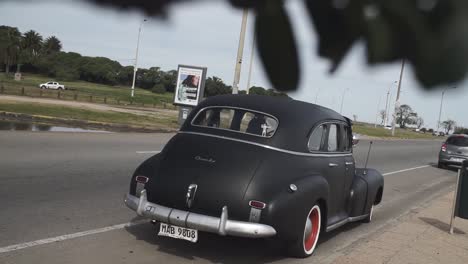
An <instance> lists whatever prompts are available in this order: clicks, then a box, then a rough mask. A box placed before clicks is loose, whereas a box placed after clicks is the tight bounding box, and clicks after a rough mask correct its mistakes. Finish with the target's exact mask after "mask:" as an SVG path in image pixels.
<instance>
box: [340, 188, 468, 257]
mask: <svg viewBox="0 0 468 264" xmlns="http://www.w3.org/2000/svg"><path fill="white" fill-rule="evenodd" d="M452 201H453V192H451V193H450V194H448V195H444V196H442V197H439V198H437V199H435V200H433V201H431V202H430V203H428V204H426V205H425V206H423V207H421V208H418V209H414V210H412V211H411V212H410V213H408V214H406V215H404V216H402V217H401V218H400V219H398V221H395V223H393V224H391V225H389V226H387V227H385V228H384V229H383V230H381V231H380V232H378V233H375V234H372V235H371V236H370V237H368V238H367V239H366V240H365V241H362V243H356V245H355V246H352V247H350V248H348V249H346V252H344V254H343V256H341V257H338V258H337V259H335V260H334V261H333V263H336V264H344V263H372V264H375V263H391V264H401V263H424V264H430V263H444V264H449V263H460V264H462V263H463V264H466V263H468V220H464V219H460V218H456V220H455V225H454V226H455V229H454V234H453V235H450V234H449V233H448V231H449V228H450V214H451V210H452Z"/></svg>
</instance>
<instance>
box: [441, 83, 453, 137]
mask: <svg viewBox="0 0 468 264" xmlns="http://www.w3.org/2000/svg"><path fill="white" fill-rule="evenodd" d="M455 88H457V87H456V86H454V87H451V88H447V89H445V90H444V91H443V92H442V98H440V110H439V121H437V133H439V129H440V118H441V117H442V105H443V103H444V95H445V92H447V90H448V89H455Z"/></svg>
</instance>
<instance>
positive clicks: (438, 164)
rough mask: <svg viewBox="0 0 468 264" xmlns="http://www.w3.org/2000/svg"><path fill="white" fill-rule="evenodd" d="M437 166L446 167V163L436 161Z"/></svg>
mask: <svg viewBox="0 0 468 264" xmlns="http://www.w3.org/2000/svg"><path fill="white" fill-rule="evenodd" d="M437 168H439V169H446V168H447V165H445V163H442V162H440V161H439V162H438V163H437Z"/></svg>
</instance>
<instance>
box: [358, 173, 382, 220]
mask: <svg viewBox="0 0 468 264" xmlns="http://www.w3.org/2000/svg"><path fill="white" fill-rule="evenodd" d="M364 171H365V170H364V169H356V177H359V178H361V179H362V180H364V181H365V182H366V183H367V197H366V203H365V206H364V214H366V213H368V212H370V209H371V207H372V205H377V204H379V203H380V202H381V201H382V194H383V190H384V177H383V176H382V174H381V173H380V172H378V171H377V170H374V169H366V173H364Z"/></svg>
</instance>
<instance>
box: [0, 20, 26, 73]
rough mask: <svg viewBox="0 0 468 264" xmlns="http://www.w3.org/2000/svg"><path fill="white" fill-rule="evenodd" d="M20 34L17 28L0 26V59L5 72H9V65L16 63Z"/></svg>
mask: <svg viewBox="0 0 468 264" xmlns="http://www.w3.org/2000/svg"><path fill="white" fill-rule="evenodd" d="M20 43H21V33H20V31H19V30H18V28H14V27H8V26H0V59H1V61H2V62H3V64H4V65H5V72H6V73H9V72H10V67H11V65H14V64H15V63H17V62H18V58H19V52H20Z"/></svg>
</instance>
